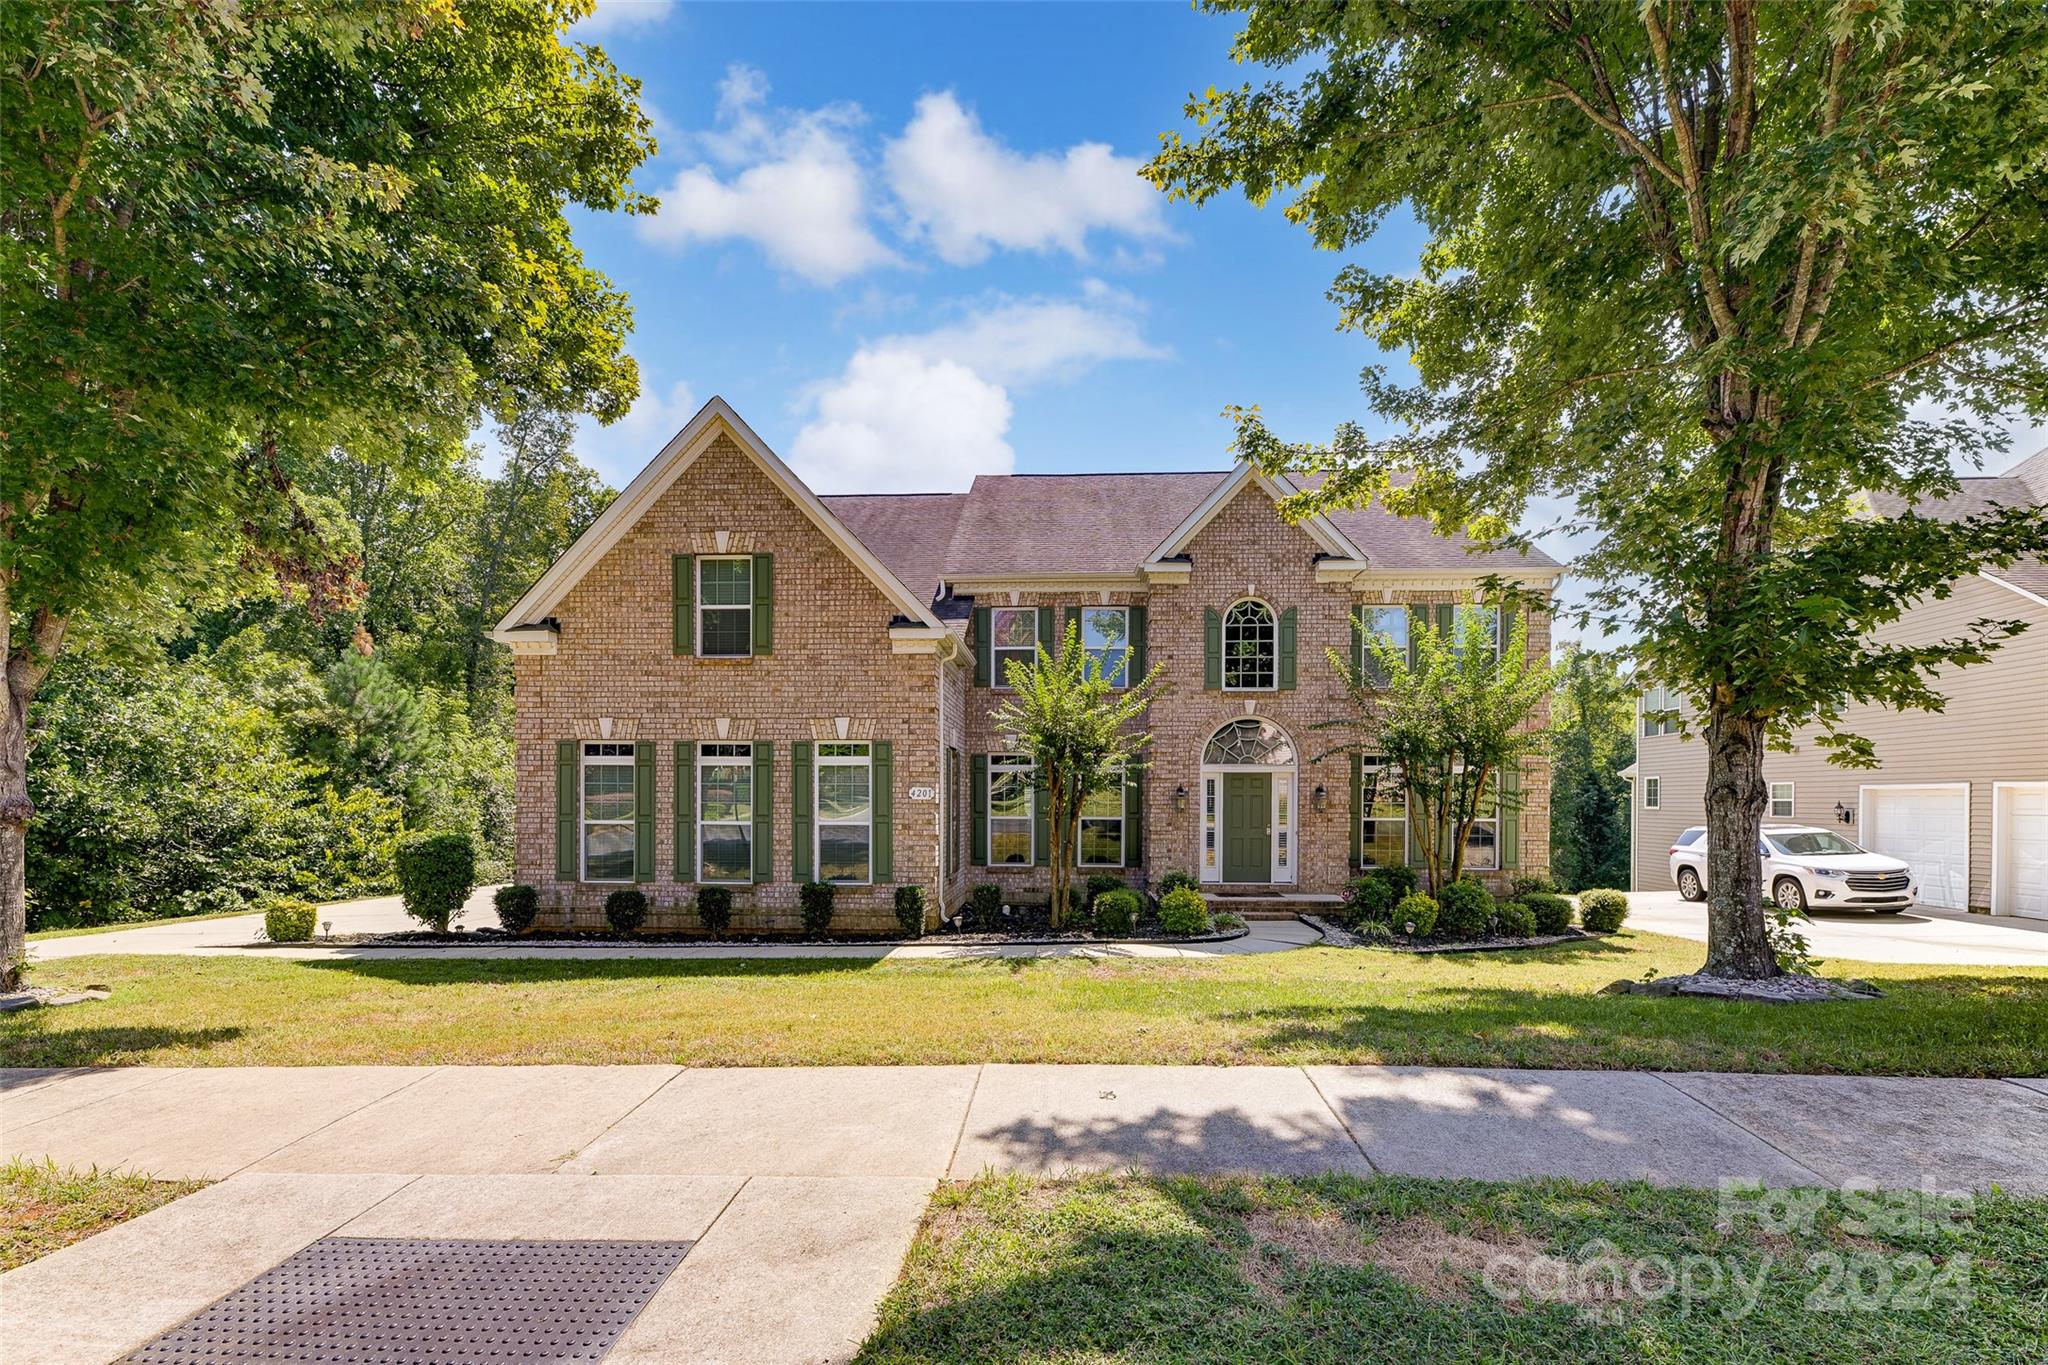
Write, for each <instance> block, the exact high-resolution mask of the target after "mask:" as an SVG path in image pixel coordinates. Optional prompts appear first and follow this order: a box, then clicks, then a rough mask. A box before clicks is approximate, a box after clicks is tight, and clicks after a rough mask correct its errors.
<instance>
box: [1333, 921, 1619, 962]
mask: <svg viewBox="0 0 2048 1365" xmlns="http://www.w3.org/2000/svg"><path fill="white" fill-rule="evenodd" d="M1301 918H1302V920H1303V922H1304V923H1306V924H1307V925H1308V926H1309V927H1310V928H1312V929H1314V930H1316V931H1317V932H1318V933H1320V934H1321V935H1322V936H1323V943H1324V944H1325V945H1326V946H1328V947H1331V948H1378V949H1380V950H1382V951H1384V952H1389V953H1415V954H1417V955H1418V956H1423V957H1428V956H1432V955H1434V954H1437V953H1492V952H1499V951H1501V950H1502V949H1514V948H1548V947H1550V946H1552V945H1553V944H1558V943H1579V942H1583V941H1588V940H1595V941H1597V940H1599V939H1602V938H1605V937H1606V935H1604V934H1591V933H1587V932H1586V931H1585V930H1584V929H1567V930H1566V931H1565V932H1563V933H1561V934H1538V935H1537V936H1536V937H1534V938H1474V939H1462V940H1460V941H1458V942H1456V943H1427V942H1423V943H1417V942H1414V941H1412V940H1407V939H1399V938H1397V939H1395V940H1393V941H1392V942H1391V943H1366V942H1364V941H1362V940H1361V939H1359V938H1358V936H1357V935H1355V934H1353V933H1352V932H1351V931H1350V930H1349V929H1346V928H1345V927H1344V926H1343V925H1341V924H1336V923H1333V922H1332V921H1330V920H1326V919H1323V918H1322V917H1321V916H1319V915H1303V916H1302V917H1301Z"/></svg>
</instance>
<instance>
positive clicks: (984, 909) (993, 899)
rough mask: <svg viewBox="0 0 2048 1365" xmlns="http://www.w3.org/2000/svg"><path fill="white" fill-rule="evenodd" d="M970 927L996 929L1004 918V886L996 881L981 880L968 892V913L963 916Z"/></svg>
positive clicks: (984, 929)
mask: <svg viewBox="0 0 2048 1365" xmlns="http://www.w3.org/2000/svg"><path fill="white" fill-rule="evenodd" d="M963 918H965V919H966V921H967V927H968V928H969V929H979V930H982V931H984V932H986V931H988V930H990V929H994V928H996V927H997V925H998V924H999V923H1000V921H1001V920H1002V918H1003V888H1002V887H1001V886H999V885H997V884H996V883H994V882H979V883H977V884H976V885H975V888H974V889H973V890H972V891H970V892H968V893H967V914H966V915H965V916H964V917H963Z"/></svg>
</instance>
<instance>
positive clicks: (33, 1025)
mask: <svg viewBox="0 0 2048 1365" xmlns="http://www.w3.org/2000/svg"><path fill="white" fill-rule="evenodd" d="M71 1008H73V1009H90V1008H91V1006H86V1005H76V1006H72V1007H71ZM43 1014H45V1011H43V1010H23V1011H21V1013H20V1014H16V1015H14V1016H13V1017H12V1018H11V1019H8V1020H6V1021H5V1022H0V1066H20V1067H67V1066H141V1065H161V1064H162V1063H161V1062H159V1061H158V1059H157V1058H156V1056H155V1055H154V1054H156V1053H158V1052H159V1051H161V1050H162V1049H165V1048H192V1049H195V1050H201V1051H203V1050H205V1049H206V1048H210V1047H218V1046H220V1045H221V1044H224V1043H232V1042H234V1041H235V1040H236V1039H238V1038H240V1037H241V1036H242V1034H243V1030H242V1029H240V1028H234V1027H217V1028H171V1027H166V1026H161V1025H148V1024H135V1025H129V1026H126V1027H122V1026H115V1027H111V1028H68V1027H66V1026H65V1022H64V1020H63V1019H62V1018H61V1017H59V1018H54V1019H39V1018H37V1016H39V1015H43ZM23 1016H27V1017H26V1018H24V1017H23Z"/></svg>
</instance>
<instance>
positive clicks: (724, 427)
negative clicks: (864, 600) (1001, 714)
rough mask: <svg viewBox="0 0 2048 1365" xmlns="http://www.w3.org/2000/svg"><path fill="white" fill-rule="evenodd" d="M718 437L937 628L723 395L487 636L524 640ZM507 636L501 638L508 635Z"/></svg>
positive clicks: (909, 611)
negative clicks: (724, 438) (729, 442)
mask: <svg viewBox="0 0 2048 1365" xmlns="http://www.w3.org/2000/svg"><path fill="white" fill-rule="evenodd" d="M720 436H730V437H731V438H732V440H733V443H734V444H735V445H737V446H738V447H739V448H740V450H741V452H742V453H744V454H745V455H747V456H748V457H749V458H750V459H752V460H753V462H754V463H755V464H756V465H758V466H759V467H760V469H761V472H762V473H763V474H765V475H767V477H768V480H769V482H771V483H773V484H774V485H775V486H776V487H777V488H778V489H780V490H781V492H782V493H783V494H784V495H785V496H786V497H788V498H789V500H790V501H791V502H793V503H795V504H796V506H797V509H798V510H799V511H801V512H802V513H803V514H804V515H805V516H806V517H808V518H809V519H810V521H811V524H812V525H814V526H816V527H817V528H818V529H819V530H820V531H821V532H823V533H824V535H825V538H826V539H828V540H830V541H831V542H832V543H833V544H834V545H836V546H837V547H838V548H839V549H840V550H841V551H842V552H843V553H844V554H845V555H846V557H847V558H848V559H850V560H852V561H853V563H854V566H855V567H856V568H858V569H859V570H860V571H861V573H862V574H863V575H865V576H866V577H867V579H868V581H869V582H871V583H873V584H874V585H875V587H876V588H878V589H879V590H880V591H881V593H882V596H883V597H885V598H887V599H888V600H889V602H890V603H891V604H892V605H894V606H895V607H896V608H897V609H898V610H899V611H900V612H901V613H902V614H903V615H904V616H907V617H909V618H910V619H911V620H913V621H915V622H917V623H919V624H920V625H924V626H928V627H931V628H932V629H934V630H937V629H941V628H942V627H941V626H940V624H939V620H938V618H937V617H936V616H934V615H933V614H932V611H931V608H930V607H929V605H927V599H926V598H924V597H920V596H919V594H917V593H916V592H913V591H912V590H911V589H910V588H908V587H906V586H905V585H904V582H903V580H902V579H900V578H898V577H897V576H896V574H895V573H894V572H893V571H892V570H891V569H890V568H889V567H888V566H887V565H886V564H884V563H883V562H882V561H881V560H880V559H879V558H877V557H876V555H875V553H874V551H873V550H871V549H869V548H868V546H867V543H866V542H865V541H863V540H862V539H861V538H860V537H859V536H856V535H855V534H854V533H853V532H852V531H850V530H849V529H847V527H846V525H845V523H843V522H841V521H840V520H839V518H838V517H837V516H835V515H834V514H833V513H832V511H831V509H830V508H828V507H827V506H826V505H825V504H824V503H823V502H822V501H820V500H819V498H818V495H817V494H815V493H813V492H812V491H811V490H810V488H809V487H808V486H806V485H805V483H804V481H803V480H802V479H799V478H798V477H797V476H796V475H795V474H794V473H792V472H791V470H790V468H789V466H788V465H786V464H784V463H783V462H782V460H781V457H779V456H777V455H776V453H775V452H774V451H772V450H770V449H769V448H768V443H767V442H765V441H763V440H762V439H761V438H760V437H759V436H757V435H755V434H754V429H753V428H752V427H750V426H748V425H747V424H746V423H745V422H744V421H742V420H740V415H739V414H738V413H737V412H734V411H733V409H732V405H731V404H730V403H727V402H726V401H725V400H724V399H723V398H719V397H717V396H715V395H714V396H713V397H712V399H711V401H710V402H708V403H706V404H705V405H704V406H703V407H701V408H699V409H697V415H696V416H694V417H692V418H691V419H690V420H689V421H688V422H686V423H684V425H683V429H682V430H681V431H679V432H677V433H676V434H675V435H674V436H672V437H670V438H669V441H668V444H667V445H665V446H663V447H662V448H661V451H660V453H659V454H657V455H656V456H655V457H654V458H653V459H652V460H650V461H648V463H647V467H646V468H645V469H643V470H641V471H640V473H639V474H638V475H636V476H635V477H634V479H633V482H631V483H629V484H627V485H626V489H625V491H624V492H623V493H620V494H619V496H618V497H616V498H614V499H612V503H611V506H609V507H607V508H605V509H604V512H603V513H602V514H601V515H599V517H598V518H597V520H596V521H594V522H592V523H591V524H590V526H589V527H588V528H587V529H586V530H585V531H584V532H583V534H582V535H580V536H578V537H576V540H575V543H574V544H572V545H570V546H569V548H568V549H567V550H565V551H563V553H562V557H561V558H560V559H557V560H556V561H555V562H554V563H553V564H552V565H551V566H549V568H548V571H547V572H546V573H544V574H542V575H541V576H540V578H539V579H537V580H536V581H535V582H534V585H533V586H532V587H530V588H528V589H527V590H526V593H525V595H524V596H522V597H521V598H520V599H519V600H518V601H517V602H515V603H513V604H512V609H511V610H510V611H508V612H506V613H505V615H504V616H503V617H502V618H501V619H500V620H499V622H498V624H497V627H496V628H495V629H494V630H492V631H491V638H492V639H495V640H498V641H499V642H500V643H502V644H512V643H514V642H515V641H516V640H519V639H521V638H524V637H522V635H521V634H520V632H521V629H522V628H527V634H528V635H530V634H531V627H532V626H534V625H536V624H538V623H540V622H541V621H542V620H543V619H544V618H545V617H547V615H548V614H549V613H550V612H552V611H553V610H554V609H555V608H556V607H557V606H558V605H560V603H561V601H562V599H563V598H564V597H566V596H568V595H569V590H570V589H571V588H574V587H575V586H576V584H577V583H578V582H579V581H580V580H581V579H582V577H583V575H584V574H585V573H588V572H589V571H590V568H591V566H593V565H595V564H596V563H597V562H598V561H599V560H601V559H603V558H604V556H605V555H606V553H608V552H609V551H610V550H611V548H612V547H613V546H615V545H617V544H618V543H619V541H620V540H621V539H622V538H623V537H624V536H625V534H626V532H628V531H630V530H632V529H633V525H634V523H635V522H637V521H639V520H640V518H641V517H642V516H643V515H645V514H646V512H647V509H648V508H650V507H652V506H653V505H654V504H655V502H656V501H657V500H658V499H659V498H660V497H661V495H662V494H663V493H665V492H667V491H668V489H669V486H670V485H672V484H673V483H674V482H675V481H676V479H677V478H679V477H680V476H681V475H682V473H683V471H684V470H686V469H688V468H689V467H690V466H691V465H692V464H694V463H696V460H697V457H698V456H700V455H702V454H703V453H704V452H705V451H706V450H709V449H710V448H711V444H712V442H714V441H716V440H717V439H718V438H719V437H720ZM508 636H509V637H510V638H507V637H508Z"/></svg>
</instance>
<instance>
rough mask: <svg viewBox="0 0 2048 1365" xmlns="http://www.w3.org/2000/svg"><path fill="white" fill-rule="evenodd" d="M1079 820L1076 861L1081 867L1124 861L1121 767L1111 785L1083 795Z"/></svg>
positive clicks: (1121, 863)
mask: <svg viewBox="0 0 2048 1365" xmlns="http://www.w3.org/2000/svg"><path fill="white" fill-rule="evenodd" d="M1076 823H1077V825H1078V830H1077V835H1078V838H1079V840H1080V849H1079V853H1078V855H1077V857H1076V859H1075V861H1076V862H1078V863H1079V864H1080V865H1081V866H1082V867H1122V866H1123V865H1124V783H1123V770H1122V769H1121V768H1119V769H1118V770H1117V775H1116V777H1115V778H1114V779H1113V780H1112V781H1111V783H1110V785H1109V786H1106V787H1104V788H1102V789H1101V790H1100V791H1092V792H1090V793H1088V795H1086V796H1084V797H1082V798H1081V818H1080V820H1079V821H1077V822H1076Z"/></svg>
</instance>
